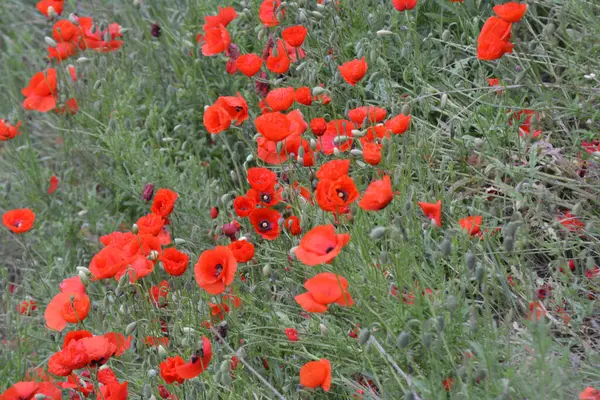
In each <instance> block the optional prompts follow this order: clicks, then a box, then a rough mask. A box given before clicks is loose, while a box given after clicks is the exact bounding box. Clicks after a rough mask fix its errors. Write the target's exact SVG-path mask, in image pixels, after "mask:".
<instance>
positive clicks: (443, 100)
mask: <svg viewBox="0 0 600 400" xmlns="http://www.w3.org/2000/svg"><path fill="white" fill-rule="evenodd" d="M446 104H448V93H444V94H443V95H442V98H441V100H440V109H441V110H443V109H444V108H446Z"/></svg>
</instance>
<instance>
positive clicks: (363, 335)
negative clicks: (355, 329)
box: [358, 328, 371, 346]
mask: <svg viewBox="0 0 600 400" xmlns="http://www.w3.org/2000/svg"><path fill="white" fill-rule="evenodd" d="M370 337H371V331H370V330H368V329H366V328H365V329H361V330H360V333H359V334H358V344H360V345H361V346H363V345H364V344H365V343H367V341H368V340H369V338H370Z"/></svg>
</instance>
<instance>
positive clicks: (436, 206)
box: [418, 200, 442, 226]
mask: <svg viewBox="0 0 600 400" xmlns="http://www.w3.org/2000/svg"><path fill="white" fill-rule="evenodd" d="M418 204H419V207H421V210H423V214H425V216H426V217H427V218H429V219H430V220H433V221H435V223H436V225H437V226H442V201H441V200H438V201H437V203H425V202H422V201H420V202H419V203H418Z"/></svg>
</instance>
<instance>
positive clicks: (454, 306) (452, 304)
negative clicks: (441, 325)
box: [445, 295, 458, 313]
mask: <svg viewBox="0 0 600 400" xmlns="http://www.w3.org/2000/svg"><path fill="white" fill-rule="evenodd" d="M445 307H446V310H448V311H450V312H451V313H453V312H455V311H456V310H458V300H457V299H456V296H453V295H450V296H448V297H447V298H446V304H445Z"/></svg>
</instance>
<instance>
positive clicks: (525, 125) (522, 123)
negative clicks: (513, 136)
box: [508, 110, 542, 138]
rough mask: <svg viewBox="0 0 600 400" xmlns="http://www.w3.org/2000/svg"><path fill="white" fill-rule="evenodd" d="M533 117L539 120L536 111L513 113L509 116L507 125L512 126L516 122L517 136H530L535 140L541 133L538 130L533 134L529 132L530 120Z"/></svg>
mask: <svg viewBox="0 0 600 400" xmlns="http://www.w3.org/2000/svg"><path fill="white" fill-rule="evenodd" d="M509 113H510V110H509ZM533 117H535V118H537V119H539V117H540V115H539V113H538V112H537V111H534V110H519V111H515V112H513V113H512V114H511V116H510V118H509V119H508V124H509V125H511V126H512V125H513V123H514V122H515V121H516V122H518V123H519V136H521V137H523V136H532V137H534V138H536V137H538V136H540V135H541V133H542V131H539V130H538V131H535V132H533V133H532V132H531V127H532V123H531V122H532V121H531V120H532V119H533Z"/></svg>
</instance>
